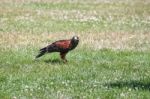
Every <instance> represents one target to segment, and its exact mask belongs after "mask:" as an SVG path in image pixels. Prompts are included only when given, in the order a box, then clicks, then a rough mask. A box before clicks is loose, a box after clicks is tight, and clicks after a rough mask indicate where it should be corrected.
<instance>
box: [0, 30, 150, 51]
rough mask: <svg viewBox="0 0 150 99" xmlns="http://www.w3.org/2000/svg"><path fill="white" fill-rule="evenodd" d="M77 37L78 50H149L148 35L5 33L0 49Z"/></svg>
mask: <svg viewBox="0 0 150 99" xmlns="http://www.w3.org/2000/svg"><path fill="white" fill-rule="evenodd" d="M74 35H78V36H79V38H80V44H79V48H82V47H86V48H91V49H95V50H99V49H102V48H110V49H114V50H116V49H120V50H124V49H127V50H148V49H149V48H150V39H149V38H148V37H150V33H115V32H112V33H105V32H102V33H74V32H67V33H66V32H62V33H41V34H26V33H5V34H2V33H1V34H0V38H1V39H0V42H1V44H0V45H1V48H19V47H28V46H33V47H43V46H46V45H47V44H49V43H52V42H54V41H56V40H60V39H70V38H72V36H74Z"/></svg>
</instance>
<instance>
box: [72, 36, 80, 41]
mask: <svg viewBox="0 0 150 99" xmlns="http://www.w3.org/2000/svg"><path fill="white" fill-rule="evenodd" d="M71 40H72V41H73V42H79V37H78V36H73V37H72V39H71Z"/></svg>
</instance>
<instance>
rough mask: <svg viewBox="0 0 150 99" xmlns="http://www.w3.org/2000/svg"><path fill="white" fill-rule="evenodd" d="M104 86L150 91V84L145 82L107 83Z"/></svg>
mask: <svg viewBox="0 0 150 99" xmlns="http://www.w3.org/2000/svg"><path fill="white" fill-rule="evenodd" d="M104 86H107V87H108V88H125V87H127V88H131V89H135V90H136V89H142V90H149V91H150V82H143V81H136V80H131V81H117V82H112V83H105V84H104Z"/></svg>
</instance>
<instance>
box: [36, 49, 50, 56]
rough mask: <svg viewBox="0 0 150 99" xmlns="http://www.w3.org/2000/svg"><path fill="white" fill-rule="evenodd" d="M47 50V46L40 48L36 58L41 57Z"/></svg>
mask: <svg viewBox="0 0 150 99" xmlns="http://www.w3.org/2000/svg"><path fill="white" fill-rule="evenodd" d="M46 52H47V48H46V47H44V48H42V49H40V53H39V54H38V55H37V56H36V58H39V57H41V56H43V55H44V54H45V53H46Z"/></svg>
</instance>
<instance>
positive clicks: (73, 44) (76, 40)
mask: <svg viewBox="0 0 150 99" xmlns="http://www.w3.org/2000/svg"><path fill="white" fill-rule="evenodd" d="M78 43H79V37H78V36H73V37H72V39H71V49H74V48H75V47H76V46H77V45H78Z"/></svg>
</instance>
